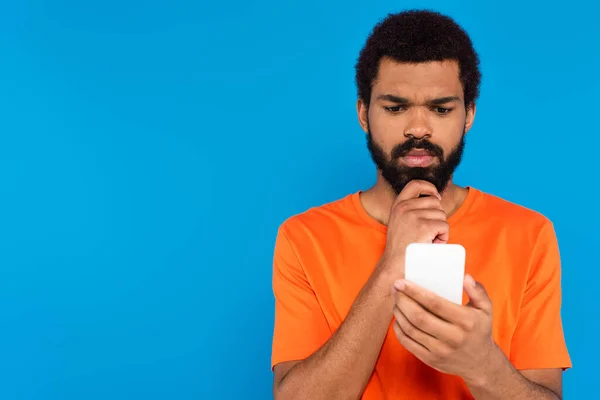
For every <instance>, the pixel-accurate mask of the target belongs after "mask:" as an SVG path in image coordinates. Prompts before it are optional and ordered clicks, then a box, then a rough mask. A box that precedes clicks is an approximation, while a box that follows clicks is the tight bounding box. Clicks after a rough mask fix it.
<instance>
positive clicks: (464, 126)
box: [358, 59, 475, 194]
mask: <svg viewBox="0 0 600 400" xmlns="http://www.w3.org/2000/svg"><path fill="white" fill-rule="evenodd" d="M463 96H464V94H463V89H462V85H461V83H460V80H459V70H458V63H457V62H455V61H444V62H429V63H420V64H407V63H397V62H394V61H392V60H390V59H383V60H382V62H381V64H380V68H379V74H378V76H377V80H376V81H375V82H374V85H373V89H372V94H371V104H370V106H369V107H368V109H367V107H366V105H365V104H364V103H363V102H361V101H360V100H359V102H358V111H359V119H360V122H361V125H362V127H363V129H364V130H365V131H366V132H367V133H368V147H369V152H370V153H371V157H372V158H373V161H374V162H375V164H376V165H377V167H378V169H379V170H380V172H381V175H382V177H383V178H384V179H385V180H386V181H387V182H388V184H389V185H390V186H391V187H392V188H393V189H394V191H395V192H396V193H397V194H398V193H400V192H401V191H402V189H403V188H404V186H406V184H407V183H408V182H410V181H411V180H413V179H423V180H427V181H429V182H431V183H433V184H434V185H435V186H436V188H437V189H438V191H439V192H440V193H441V192H442V191H443V190H444V189H445V187H446V185H447V184H448V183H449V181H450V179H451V178H452V174H453V173H454V171H455V170H456V168H457V167H458V165H459V163H460V160H461V156H462V152H463V149H464V135H465V133H466V132H467V131H468V130H469V129H470V127H471V124H472V123H473V118H474V114H475V109H474V106H473V107H471V108H470V109H469V110H468V111H467V110H466V109H465V105H464V97H463Z"/></svg>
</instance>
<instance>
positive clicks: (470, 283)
mask: <svg viewBox="0 0 600 400" xmlns="http://www.w3.org/2000/svg"><path fill="white" fill-rule="evenodd" d="M463 287H464V289H465V292H467V295H468V296H469V304H468V305H469V306H471V307H473V308H477V309H479V310H482V311H485V312H487V313H490V314H491V312H492V301H491V300H490V298H489V296H488V294H487V292H486V291H485V288H484V287H483V285H482V284H480V283H478V282H476V281H475V279H473V277H472V276H471V275H469V274H467V275H465V279H464V283H463Z"/></svg>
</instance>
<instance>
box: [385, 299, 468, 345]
mask: <svg viewBox="0 0 600 400" xmlns="http://www.w3.org/2000/svg"><path fill="white" fill-rule="evenodd" d="M396 290H397V289H396ZM400 314H402V315H400ZM394 317H396V319H402V318H405V319H406V320H407V321H408V322H409V323H410V325H411V326H414V327H415V328H416V329H418V330H419V331H422V332H424V333H425V334H427V335H429V336H431V337H433V338H435V339H437V340H439V341H442V342H445V343H451V344H454V343H455V342H456V341H457V340H459V338H460V330H459V329H458V328H457V327H456V326H453V325H452V324H450V323H448V322H447V321H444V320H443V319H441V318H439V317H438V316H437V315H434V314H432V313H431V312H429V311H428V310H426V309H425V308H424V307H423V306H422V305H421V304H419V303H417V302H416V301H415V300H414V299H412V298H410V297H408V296H406V295H404V294H403V293H397V294H396V305H395V307H394ZM407 329H408V330H410V329H411V328H410V327H407ZM405 332H406V331H405ZM407 333H409V334H410V332H407ZM415 334H416V335H418V336H419V337H421V336H420V335H419V334H418V333H415ZM413 339H415V340H417V338H416V337H413ZM417 341H419V340H417ZM419 342H420V341H419ZM420 343H422V344H424V345H425V346H426V347H427V348H428V349H431V347H430V346H428V345H427V344H431V342H429V341H428V342H427V344H426V343H424V342H420Z"/></svg>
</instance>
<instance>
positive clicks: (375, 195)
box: [361, 174, 468, 225]
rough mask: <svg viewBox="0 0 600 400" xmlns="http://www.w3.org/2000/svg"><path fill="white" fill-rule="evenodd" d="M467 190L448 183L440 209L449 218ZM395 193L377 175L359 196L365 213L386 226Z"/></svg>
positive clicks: (463, 198)
mask: <svg viewBox="0 0 600 400" xmlns="http://www.w3.org/2000/svg"><path fill="white" fill-rule="evenodd" d="M467 192H468V190H467V189H465V188H463V187H460V186H458V185H455V184H454V183H453V182H452V181H450V182H449V183H448V185H447V186H446V188H445V189H444V191H443V192H442V193H440V194H441V195H442V208H443V209H444V211H445V212H446V215H447V216H448V217H450V216H451V215H452V214H454V213H455V212H456V210H457V209H458V208H459V207H460V205H461V204H462V202H463V201H464V200H465V197H466V196H467ZM396 197H397V195H396V192H394V190H393V189H392V188H391V187H390V185H388V183H387V182H386V181H385V180H384V179H383V177H382V176H381V175H379V174H378V177H377V182H375V185H373V186H372V187H371V188H369V189H368V190H366V191H364V192H363V193H362V194H361V203H362V205H363V207H364V208H365V211H366V212H367V213H368V214H369V215H370V216H371V217H373V218H374V219H375V220H377V221H379V222H380V223H382V224H384V225H387V224H388V220H389V218H390V211H391V208H392V204H393V203H394V200H396Z"/></svg>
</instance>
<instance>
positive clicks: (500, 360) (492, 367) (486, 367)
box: [463, 340, 510, 389]
mask: <svg viewBox="0 0 600 400" xmlns="http://www.w3.org/2000/svg"><path fill="white" fill-rule="evenodd" d="M486 353H487V355H486V357H485V358H484V360H482V362H481V363H478V364H479V367H478V368H476V369H475V371H473V375H472V376H470V377H464V378H463V379H464V381H465V383H466V384H467V385H468V386H469V387H470V388H473V389H485V388H489V387H490V386H492V385H493V382H494V381H495V380H497V379H498V378H499V377H500V375H501V374H502V373H503V370H504V369H505V367H507V366H509V367H510V362H509V361H508V360H507V359H506V356H505V355H504V353H503V352H502V349H500V347H498V345H497V344H496V342H494V341H493V340H492V343H491V344H490V349H489V351H487V352H486Z"/></svg>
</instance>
